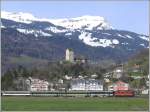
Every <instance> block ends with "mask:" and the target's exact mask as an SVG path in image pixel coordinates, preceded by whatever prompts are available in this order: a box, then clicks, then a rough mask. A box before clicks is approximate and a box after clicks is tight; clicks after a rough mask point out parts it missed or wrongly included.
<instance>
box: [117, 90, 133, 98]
mask: <svg viewBox="0 0 150 112" xmlns="http://www.w3.org/2000/svg"><path fill="white" fill-rule="evenodd" d="M114 96H128V97H132V96H134V91H132V90H118V91H114Z"/></svg>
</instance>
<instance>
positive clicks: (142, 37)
mask: <svg viewBox="0 0 150 112" xmlns="http://www.w3.org/2000/svg"><path fill="white" fill-rule="evenodd" d="M140 38H141V39H143V40H147V41H149V37H146V36H140Z"/></svg>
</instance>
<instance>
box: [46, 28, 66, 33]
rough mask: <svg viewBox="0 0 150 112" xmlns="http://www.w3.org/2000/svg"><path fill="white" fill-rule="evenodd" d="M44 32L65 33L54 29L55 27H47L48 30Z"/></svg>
mask: <svg viewBox="0 0 150 112" xmlns="http://www.w3.org/2000/svg"><path fill="white" fill-rule="evenodd" d="M45 30H50V31H52V32H54V33H63V32H66V31H67V30H65V29H63V30H60V29H58V28H56V27H49V28H46V29H45Z"/></svg>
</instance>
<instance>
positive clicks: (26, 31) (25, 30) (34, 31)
mask: <svg viewBox="0 0 150 112" xmlns="http://www.w3.org/2000/svg"><path fill="white" fill-rule="evenodd" d="M17 31H19V32H21V33H25V34H34V35H35V36H36V37H38V36H39V35H40V36H46V37H47V36H52V35H51V34H48V33H45V32H43V31H41V30H39V31H38V30H27V29H19V28H18V29H17Z"/></svg>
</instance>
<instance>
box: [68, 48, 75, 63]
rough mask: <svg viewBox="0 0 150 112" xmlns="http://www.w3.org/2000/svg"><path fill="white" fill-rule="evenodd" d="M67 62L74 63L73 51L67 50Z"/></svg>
mask: <svg viewBox="0 0 150 112" xmlns="http://www.w3.org/2000/svg"><path fill="white" fill-rule="evenodd" d="M66 61H70V62H74V52H73V50H72V49H66Z"/></svg>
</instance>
